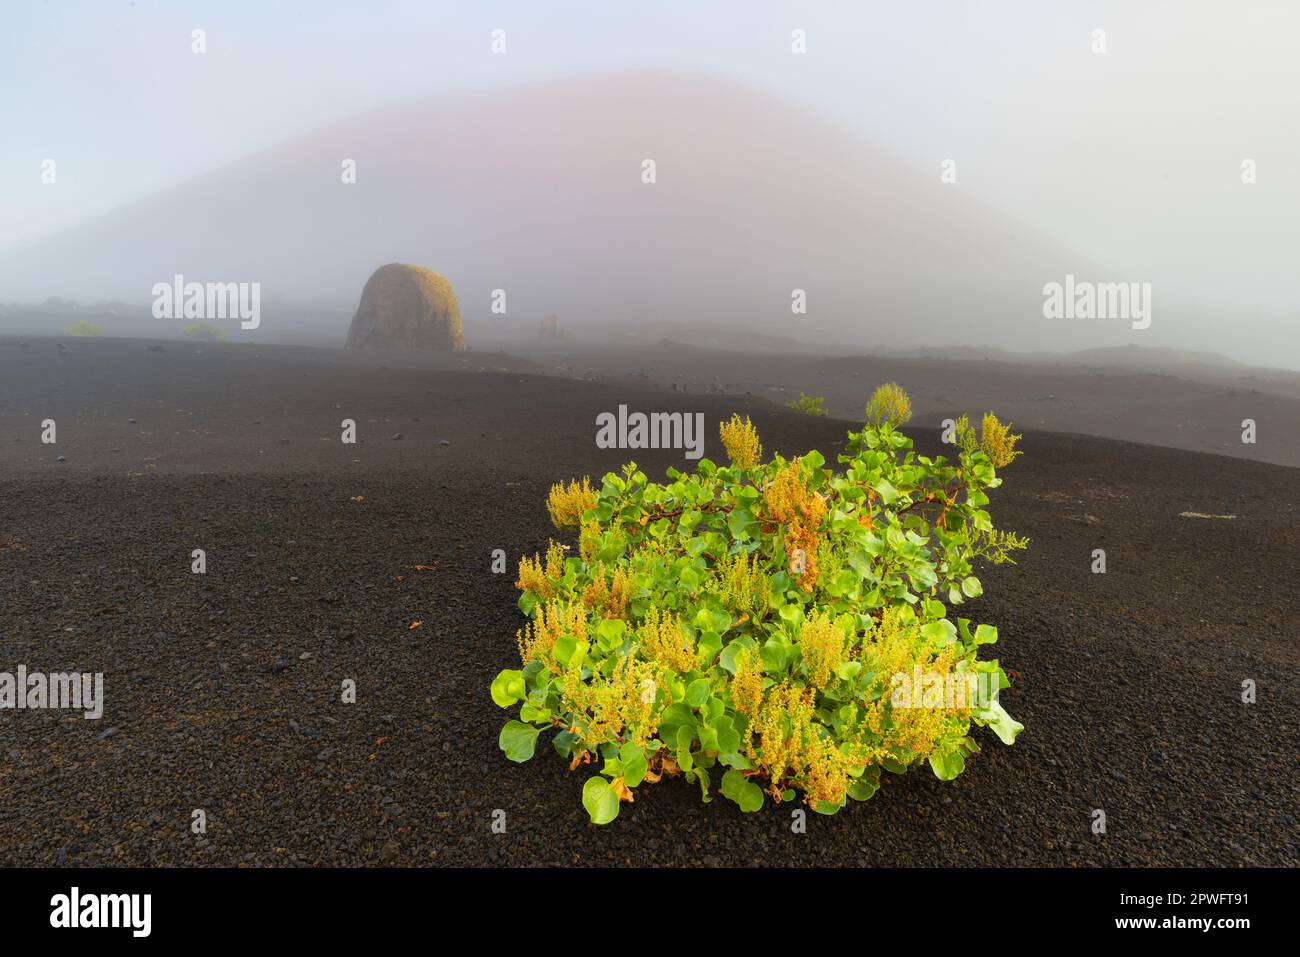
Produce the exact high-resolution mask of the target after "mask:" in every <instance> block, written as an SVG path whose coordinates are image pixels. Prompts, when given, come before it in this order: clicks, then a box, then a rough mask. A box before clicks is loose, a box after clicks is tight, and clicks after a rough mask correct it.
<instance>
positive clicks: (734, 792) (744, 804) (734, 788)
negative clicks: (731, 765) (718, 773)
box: [722, 770, 763, 814]
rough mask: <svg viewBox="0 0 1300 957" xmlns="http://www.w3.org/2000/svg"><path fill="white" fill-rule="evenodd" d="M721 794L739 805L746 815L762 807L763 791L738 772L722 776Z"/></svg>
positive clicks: (730, 772)
mask: <svg viewBox="0 0 1300 957" xmlns="http://www.w3.org/2000/svg"><path fill="white" fill-rule="evenodd" d="M722 793H723V796H725V797H729V798H731V800H733V801H735V802H736V803H737V804H739V805H740V809H741V810H742V811H744V812H745V813H746V814H752V813H753V812H754V811H757V810H758V809H759V808H761V807H762V806H763V789H762V788H760V787H759V786H758V785H757V784H755V783H754V782H753V781H750V780H749V779H748V778H746V777H745V776H744V775H743V774H741V773H740V772H739V771H735V770H732V771H728V772H727V773H726V774H724V775H723V776H722Z"/></svg>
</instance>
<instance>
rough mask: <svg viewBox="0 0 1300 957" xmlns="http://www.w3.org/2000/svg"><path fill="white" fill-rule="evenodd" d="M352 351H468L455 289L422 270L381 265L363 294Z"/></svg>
mask: <svg viewBox="0 0 1300 957" xmlns="http://www.w3.org/2000/svg"><path fill="white" fill-rule="evenodd" d="M348 348H349V349H432V350H437V351H439V352H453V351H454V352H464V351H465V337H464V335H463V333H462V332H461V326H460V306H459V305H457V303H456V291H455V290H454V289H452V288H451V283H449V282H448V281H447V280H446V279H444V278H443V277H442V276H439V275H438V274H437V273H436V272H434V271H433V270H431V269H425V268H424V267H423V266H408V265H405V264H404V263H389V264H388V265H387V266H380V267H379V268H378V269H376V270H375V273H374V275H373V276H371V277H370V279H369V281H367V282H366V288H365V289H363V290H362V291H361V304H360V305H359V306H357V314H356V315H355V316H353V317H352V325H351V326H350V327H349V329H348Z"/></svg>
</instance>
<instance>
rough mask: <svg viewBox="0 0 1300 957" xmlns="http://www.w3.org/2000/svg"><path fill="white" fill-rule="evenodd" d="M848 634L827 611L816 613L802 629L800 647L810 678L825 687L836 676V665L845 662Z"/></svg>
mask: <svg viewBox="0 0 1300 957" xmlns="http://www.w3.org/2000/svg"><path fill="white" fill-rule="evenodd" d="M847 644H848V636H847V635H845V633H844V629H842V628H841V627H840V626H839V625H837V624H836V623H835V622H834V621H833V620H832V619H831V616H830V615H828V614H826V613H825V612H817V613H816V614H814V615H813V616H812V617H811V618H809V619H808V620H807V621H805V622H804V624H803V627H802V628H801V629H800V630H799V650H800V653H801V654H802V655H803V662H804V665H805V666H806V667H807V668H808V680H809V681H811V682H812V683H813V686H814V687H815V688H817V689H819V690H820V689H823V688H825V687H826V686H827V685H828V684H830V682H831V678H832V677H834V676H835V668H836V667H837V666H838V665H841V664H843V663H844V652H845V650H846V646H847Z"/></svg>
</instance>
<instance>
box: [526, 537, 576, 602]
mask: <svg viewBox="0 0 1300 957" xmlns="http://www.w3.org/2000/svg"><path fill="white" fill-rule="evenodd" d="M564 549H565V546H564V545H561V544H559V543H558V542H551V543H550V544H548V545H547V546H546V565H545V567H543V566H542V559H541V556H540V555H536V554H534V555H533V557H532V558H529V557H528V556H526V555H525V556H524V557H523V558H521V559H519V578H518V579H517V580H516V581H515V587H516V588H518V589H519V590H520V591H530V592H532V593H533V594H534V595H536V596H537V597H538V598H540V599H542V601H548V600H550V599H552V598H554V597H555V594H556V590H557V586H556V583H557V582H559V580H560V579H561V578H563V577H564Z"/></svg>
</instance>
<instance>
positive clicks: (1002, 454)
mask: <svg viewBox="0 0 1300 957" xmlns="http://www.w3.org/2000/svg"><path fill="white" fill-rule="evenodd" d="M954 431H955V432H956V437H957V444H958V445H959V446H960V447H961V448H963V449H965V450H966V451H967V452H974V451H975V450H976V449H979V450H980V451H981V452H983V453H984V454H985V455H987V456H988V457H989V461H991V462H992V463H993V465H994V466H995V467H996V468H1002V467H1003V466H1006V465H1010V464H1011V462H1012V460H1013V459H1014V458H1015V457H1016V456H1017V455H1020V454H1022V453H1020V452H1018V451H1017V450H1016V443H1017V442H1019V441H1020V439H1021V438H1022V436H1019V435H1012V434H1011V423H1010V422H1008V423H1006V424H1005V425H1004V424H1003V423H1001V422H1000V421H998V417H997V416H996V415H994V414H993V413H992V412H985V413H984V418H983V419H982V420H981V422H980V434H979V435H978V436H976V434H975V427H974V426H973V425H971V424H970V419H969V418H968V417H967V416H964V415H963V416H962V417H961V418H960V419H958V420H957V422H956V424H955V426H954Z"/></svg>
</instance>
